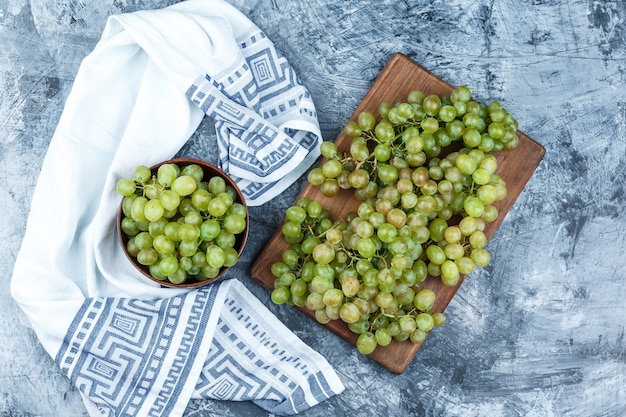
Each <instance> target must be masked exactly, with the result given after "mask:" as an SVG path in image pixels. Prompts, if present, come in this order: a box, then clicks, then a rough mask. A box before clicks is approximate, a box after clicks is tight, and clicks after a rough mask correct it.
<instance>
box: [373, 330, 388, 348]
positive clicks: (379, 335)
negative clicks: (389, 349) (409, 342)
mask: <svg viewBox="0 0 626 417" xmlns="http://www.w3.org/2000/svg"><path fill="white" fill-rule="evenodd" d="M374 338H375V339H376V344H378V345H379V346H388V345H389V344H390V343H391V340H392V337H391V334H390V333H389V330H388V329H386V328H380V329H377V330H376V332H375V333H374Z"/></svg>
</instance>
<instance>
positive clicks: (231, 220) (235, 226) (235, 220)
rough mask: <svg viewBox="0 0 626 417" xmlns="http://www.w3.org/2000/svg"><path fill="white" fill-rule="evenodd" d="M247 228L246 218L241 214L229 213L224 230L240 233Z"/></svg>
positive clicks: (225, 219)
mask: <svg viewBox="0 0 626 417" xmlns="http://www.w3.org/2000/svg"><path fill="white" fill-rule="evenodd" d="M245 229H246V218H245V217H243V216H241V215H239V214H235V213H233V214H227V215H226V217H225V218H224V230H226V231H228V232H230V233H233V234H236V235H237V234H240V233H242V232H243V231H244V230H245Z"/></svg>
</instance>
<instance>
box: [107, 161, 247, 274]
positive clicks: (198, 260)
mask: <svg viewBox="0 0 626 417" xmlns="http://www.w3.org/2000/svg"><path fill="white" fill-rule="evenodd" d="M116 190H117V192H118V193H119V194H120V195H121V196H123V200H122V212H123V216H122V219H121V229H122V232H123V233H124V234H125V235H126V236H127V237H128V243H127V245H126V249H127V251H128V253H129V254H130V255H131V256H133V257H134V258H136V260H137V262H138V263H139V264H141V265H144V266H146V267H147V268H148V270H149V272H150V275H151V276H152V277H154V278H156V279H158V280H161V281H163V280H168V281H169V282H171V283H174V284H181V283H183V282H185V281H187V279H195V280H197V281H205V280H207V279H211V278H215V277H216V276H217V275H218V274H219V272H220V271H221V269H222V268H223V267H230V266H233V265H235V263H237V261H238V259H239V253H238V251H237V250H236V249H235V244H236V241H237V236H238V235H240V234H241V233H243V232H244V230H245V228H246V225H247V209H246V207H245V206H244V205H243V204H242V203H240V202H237V201H236V198H237V192H236V190H235V189H234V188H233V187H232V186H230V185H229V184H227V183H226V181H225V180H224V178H222V177H220V176H217V175H216V176H213V177H211V178H208V179H205V178H204V171H203V169H202V167H201V166H200V165H198V164H193V163H191V164H188V165H185V166H183V167H181V166H179V165H177V164H175V163H165V164H162V165H160V166H159V168H158V169H157V170H156V172H155V173H153V172H152V171H151V170H150V168H148V167H147V166H145V165H139V166H138V167H136V168H135V171H134V175H133V178H122V179H120V180H119V181H118V182H117V184H116Z"/></svg>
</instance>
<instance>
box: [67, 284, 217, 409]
mask: <svg viewBox="0 0 626 417" xmlns="http://www.w3.org/2000/svg"><path fill="white" fill-rule="evenodd" d="M217 290H218V286H216V285H215V286H207V287H205V288H203V289H201V290H198V291H194V292H191V293H188V294H185V295H182V296H176V297H172V298H168V299H160V300H155V301H143V300H135V299H120V298H91V299H87V300H85V302H84V303H83V306H82V308H81V310H80V311H79V312H78V314H77V315H76V317H75V319H74V321H73V322H72V325H71V326H70V328H69V329H68V332H67V334H66V336H65V338H64V340H63V344H62V346H61V348H60V350H59V352H58V353H57V355H56V357H55V362H56V363H57V364H58V365H59V367H60V368H61V370H62V371H63V372H64V373H65V374H66V375H67V377H68V378H70V380H72V381H73V382H74V384H75V386H76V387H78V389H79V390H80V391H81V392H82V393H83V394H84V395H86V396H87V397H89V398H90V399H91V400H92V401H93V402H94V403H95V404H96V406H97V407H98V408H99V409H100V410H101V411H102V412H103V415H109V414H112V413H113V412H115V413H117V414H115V415H119V416H136V415H146V416H148V417H152V416H154V417H157V416H164V415H169V413H170V412H171V409H172V407H173V406H174V403H175V401H176V399H177V397H178V395H177V394H178V393H177V391H176V390H177V389H180V387H182V386H183V385H184V382H185V380H186V378H187V375H188V372H189V369H190V368H191V366H192V365H193V363H194V360H195V359H196V355H197V354H198V353H199V352H198V350H199V349H198V345H199V343H200V341H201V340H202V337H203V335H204V332H205V330H206V325H207V321H208V319H209V316H210V314H211V312H212V307H213V303H214V301H215V294H216V292H217ZM181 323H182V324H183V326H184V328H183V329H182V330H181V329H179V328H178V326H180V325H181ZM175 335H176V336H175ZM181 336H182V337H181ZM175 337H176V340H174V338H175ZM163 375H165V377H163ZM158 376H160V379H159V382H158V386H159V388H158V393H157V395H156V396H153V397H148V396H146V394H147V393H148V392H149V391H150V390H154V387H153V384H155V379H156V378H157V377H158ZM155 385H156V384H155ZM147 398H153V402H152V404H145V401H146V399H147ZM140 409H142V410H144V411H143V413H141V414H138V410H140Z"/></svg>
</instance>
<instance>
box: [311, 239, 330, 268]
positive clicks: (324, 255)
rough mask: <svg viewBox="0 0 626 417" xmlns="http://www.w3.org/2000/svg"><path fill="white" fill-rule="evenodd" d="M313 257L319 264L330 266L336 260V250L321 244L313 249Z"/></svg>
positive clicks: (328, 245) (326, 244)
mask: <svg viewBox="0 0 626 417" xmlns="http://www.w3.org/2000/svg"><path fill="white" fill-rule="evenodd" d="M312 255H313V259H314V260H315V262H317V263H318V264H329V263H330V262H332V260H333V259H334V258H335V249H334V248H333V247H332V246H331V245H330V244H328V243H320V244H319V245H317V246H316V247H315V248H314V249H313V253H312Z"/></svg>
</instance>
